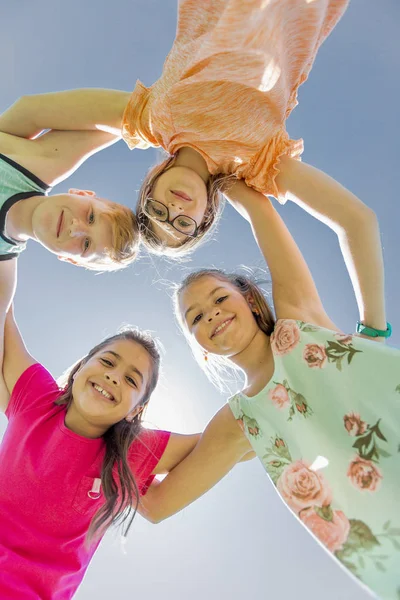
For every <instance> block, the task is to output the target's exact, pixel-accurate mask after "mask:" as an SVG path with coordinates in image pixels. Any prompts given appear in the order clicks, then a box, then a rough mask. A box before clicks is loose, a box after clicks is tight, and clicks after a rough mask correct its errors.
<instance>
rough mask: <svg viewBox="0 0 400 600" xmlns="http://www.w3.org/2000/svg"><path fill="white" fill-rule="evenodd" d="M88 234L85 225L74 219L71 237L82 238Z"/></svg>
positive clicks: (70, 228)
mask: <svg viewBox="0 0 400 600" xmlns="http://www.w3.org/2000/svg"><path fill="white" fill-rule="evenodd" d="M86 234H87V231H86V227H85V225H84V224H83V223H82V222H81V221H80V220H79V219H76V218H73V219H72V221H71V224H70V227H69V235H70V237H82V236H84V235H86Z"/></svg>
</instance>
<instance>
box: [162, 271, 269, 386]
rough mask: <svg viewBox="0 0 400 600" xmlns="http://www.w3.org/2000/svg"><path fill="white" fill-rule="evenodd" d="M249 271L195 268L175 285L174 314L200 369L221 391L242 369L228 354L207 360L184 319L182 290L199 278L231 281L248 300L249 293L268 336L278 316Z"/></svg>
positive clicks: (255, 315)
mask: <svg viewBox="0 0 400 600" xmlns="http://www.w3.org/2000/svg"><path fill="white" fill-rule="evenodd" d="M247 271H248V272H249V275H241V274H239V273H226V272H225V271H222V270H220V269H201V270H200V271H194V272H193V273H190V274H189V275H188V276H187V277H185V279H184V280H183V281H182V282H181V283H180V284H179V285H178V286H177V287H176V288H175V290H174V294H173V303H174V310H175V316H176V318H177V321H178V323H179V326H180V328H181V329H182V331H183V333H184V335H185V337H186V339H187V341H188V343H189V346H190V347H191V350H192V352H193V356H194V357H195V359H196V361H197V363H198V364H199V366H200V367H201V369H202V370H203V371H204V372H205V374H206V375H207V377H208V379H209V380H210V381H211V382H212V383H213V384H214V385H215V386H216V387H217V388H218V389H219V390H220V391H224V392H225V391H227V390H229V391H230V388H229V386H228V384H227V381H231V380H232V372H237V371H239V367H237V366H236V365H235V364H234V363H233V362H232V361H230V360H229V358H227V357H226V356H220V355H218V354H211V353H208V354H207V360H205V359H204V350H203V348H202V347H201V346H200V344H199V343H198V342H197V340H196V339H195V337H194V336H193V335H191V333H190V332H189V329H188V327H187V324H186V321H185V316H184V315H183V314H182V312H181V309H180V306H179V300H180V296H181V294H182V292H183V291H184V290H185V289H186V288H188V287H189V286H190V285H191V284H192V283H195V282H196V281H199V280H200V279H202V278H203V277H214V278H215V279H218V280H219V281H223V282H225V283H229V284H230V285H232V286H233V287H235V288H236V289H237V290H239V292H240V293H241V294H242V296H243V297H244V298H246V300H247V298H248V297H249V296H251V297H252V298H253V301H254V303H253V304H252V305H251V306H250V304H249V307H250V309H251V310H253V316H254V319H255V320H256V323H257V325H258V327H259V328H260V329H261V331H263V332H264V333H266V334H267V335H268V336H269V335H271V333H272V332H273V330H274V326H275V317H274V315H273V312H272V310H271V308H270V306H269V304H268V301H267V299H266V297H265V294H264V292H263V290H262V289H261V288H260V286H259V285H258V284H257V283H256V281H255V280H254V279H253V276H252V275H251V273H250V271H249V269H247ZM254 309H257V312H258V313H259V314H255V313H254Z"/></svg>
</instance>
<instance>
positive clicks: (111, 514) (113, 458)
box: [56, 327, 160, 542]
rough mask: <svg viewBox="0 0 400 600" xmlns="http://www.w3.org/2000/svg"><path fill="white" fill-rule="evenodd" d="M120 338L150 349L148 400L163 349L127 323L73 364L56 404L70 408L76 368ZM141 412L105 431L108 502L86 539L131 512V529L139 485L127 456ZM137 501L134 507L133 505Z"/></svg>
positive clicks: (138, 428)
mask: <svg viewBox="0 0 400 600" xmlns="http://www.w3.org/2000/svg"><path fill="white" fill-rule="evenodd" d="M118 340H128V341H132V342H136V343H137V344H140V345H141V346H142V347H143V348H144V349H145V350H146V351H147V352H148V354H149V356H150V358H151V361H152V372H151V377H150V379H149V383H148V385H147V388H146V390H145V392H144V395H143V398H142V401H141V406H143V407H145V406H146V405H147V404H148V402H149V400H150V396H151V394H152V392H153V390H154V388H155V387H156V385H157V381H158V375H159V371H160V353H159V350H158V348H157V344H156V342H155V341H154V340H153V339H152V338H151V337H150V335H148V334H146V333H144V332H142V331H139V330H138V329H134V328H131V327H125V328H124V329H122V330H121V331H120V332H119V333H117V334H116V335H113V336H111V337H108V338H106V339H105V340H103V341H102V342H100V344H97V346H95V347H94V348H92V349H91V350H90V352H88V354H87V355H86V356H85V357H83V358H82V359H81V360H79V361H78V362H77V363H76V364H75V365H73V367H71V369H70V370H69V371H68V372H67V373H66V374H65V376H64V378H65V380H66V381H65V386H64V385H63V388H64V389H63V393H62V394H61V396H60V397H59V398H58V400H57V401H56V404H58V405H64V404H66V405H67V409H68V408H69V406H70V405H71V403H72V399H73V397H72V384H73V380H74V376H75V373H77V371H78V370H79V369H80V368H81V367H82V366H83V365H84V364H85V363H86V362H87V361H88V360H90V359H91V358H92V357H93V356H94V355H95V354H97V353H98V352H100V351H101V350H102V349H103V348H105V347H106V346H108V345H110V344H112V343H113V342H115V341H118ZM142 415H143V410H142V411H141V412H140V413H139V414H137V415H136V416H135V418H134V419H132V421H130V422H128V421H126V420H125V419H122V420H121V421H119V422H118V423H115V424H114V425H112V426H111V427H110V428H109V429H107V431H106V432H105V433H104V435H103V439H104V441H105V444H106V453H105V457H104V461H103V465H102V469H101V483H102V488H103V493H104V496H105V499H106V502H105V504H104V505H103V506H102V507H101V508H100V509H99V510H98V511H97V513H96V514H95V515H94V517H93V519H92V521H91V523H90V527H89V530H88V533H87V537H86V541H87V542H90V541H92V540H93V538H95V537H98V536H100V535H102V534H103V533H104V532H105V530H106V529H107V527H108V526H109V525H112V524H113V525H114V524H117V523H120V524H121V525H123V524H124V523H125V521H126V520H127V519H128V517H129V516H130V515H131V518H130V521H129V524H128V527H127V529H126V531H125V536H126V534H127V532H128V531H129V528H130V526H131V524H132V520H133V518H134V517H135V514H136V511H137V507H138V504H139V489H138V486H137V483H136V480H135V477H134V475H133V473H132V471H131V468H130V466H129V463H128V460H127V457H128V450H129V447H130V445H131V444H132V442H133V440H134V439H135V438H136V437H137V436H138V435H139V434H140V432H141V430H142V424H141V420H142ZM115 467H116V470H117V473H118V479H119V486H120V490H118V482H116V481H115V479H114V476H113V470H114V468H115ZM134 502H135V508H134V509H132V505H133V503H134Z"/></svg>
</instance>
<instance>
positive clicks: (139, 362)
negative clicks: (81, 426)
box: [72, 339, 153, 431]
mask: <svg viewBox="0 0 400 600" xmlns="http://www.w3.org/2000/svg"><path fill="white" fill-rule="evenodd" d="M152 369H153V365H152V359H151V358H150V355H149V354H148V352H147V350H145V348H144V347H143V346H142V345H141V344H140V343H138V342H134V341H132V340H126V339H119V340H116V341H114V342H112V343H110V344H108V345H107V346H105V347H104V348H102V349H101V350H100V351H99V352H97V353H96V354H95V355H94V356H92V357H91V358H90V359H89V360H88V361H87V362H86V363H85V364H84V365H83V366H82V367H81V368H80V369H79V370H78V371H77V373H76V374H75V377H74V381H73V385H72V396H73V401H72V403H73V411H74V413H75V414H78V415H79V418H80V420H84V421H85V422H86V423H88V424H90V425H93V426H95V427H97V428H103V429H104V431H105V430H106V429H108V428H109V427H111V426H112V425H114V424H115V423H117V422H119V421H121V420H122V419H125V418H127V417H128V420H129V419H130V418H133V417H134V416H135V415H136V414H137V413H139V412H140V410H141V402H142V400H143V399H144V398H145V394H146V390H147V387H148V384H149V381H150V379H151V376H152Z"/></svg>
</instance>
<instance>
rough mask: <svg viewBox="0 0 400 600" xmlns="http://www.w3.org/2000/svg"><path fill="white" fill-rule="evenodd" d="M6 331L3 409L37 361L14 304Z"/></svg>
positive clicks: (7, 318)
mask: <svg viewBox="0 0 400 600" xmlns="http://www.w3.org/2000/svg"><path fill="white" fill-rule="evenodd" d="M0 265H1V263H0ZM4 333H5V335H4V361H3V379H4V383H5V386H6V391H7V393H6V394H2V395H1V397H0V403H1V406H0V409H1V410H2V411H5V410H6V408H7V405H8V402H9V399H10V395H11V393H12V391H13V389H14V385H15V384H16V382H17V381H18V379H19V377H20V375H21V374H22V373H23V372H24V371H25V370H26V369H27V368H28V367H30V366H31V365H33V364H35V363H36V362H37V361H36V360H35V359H34V358H33V357H32V356H31V355H30V354H29V352H28V351H27V349H26V347H25V344H24V340H23V339H22V336H21V334H20V332H19V329H18V327H17V324H16V322H15V319H14V311H13V307H12V306H10V308H9V310H8V312H7V317H6V322H5V328H4Z"/></svg>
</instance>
